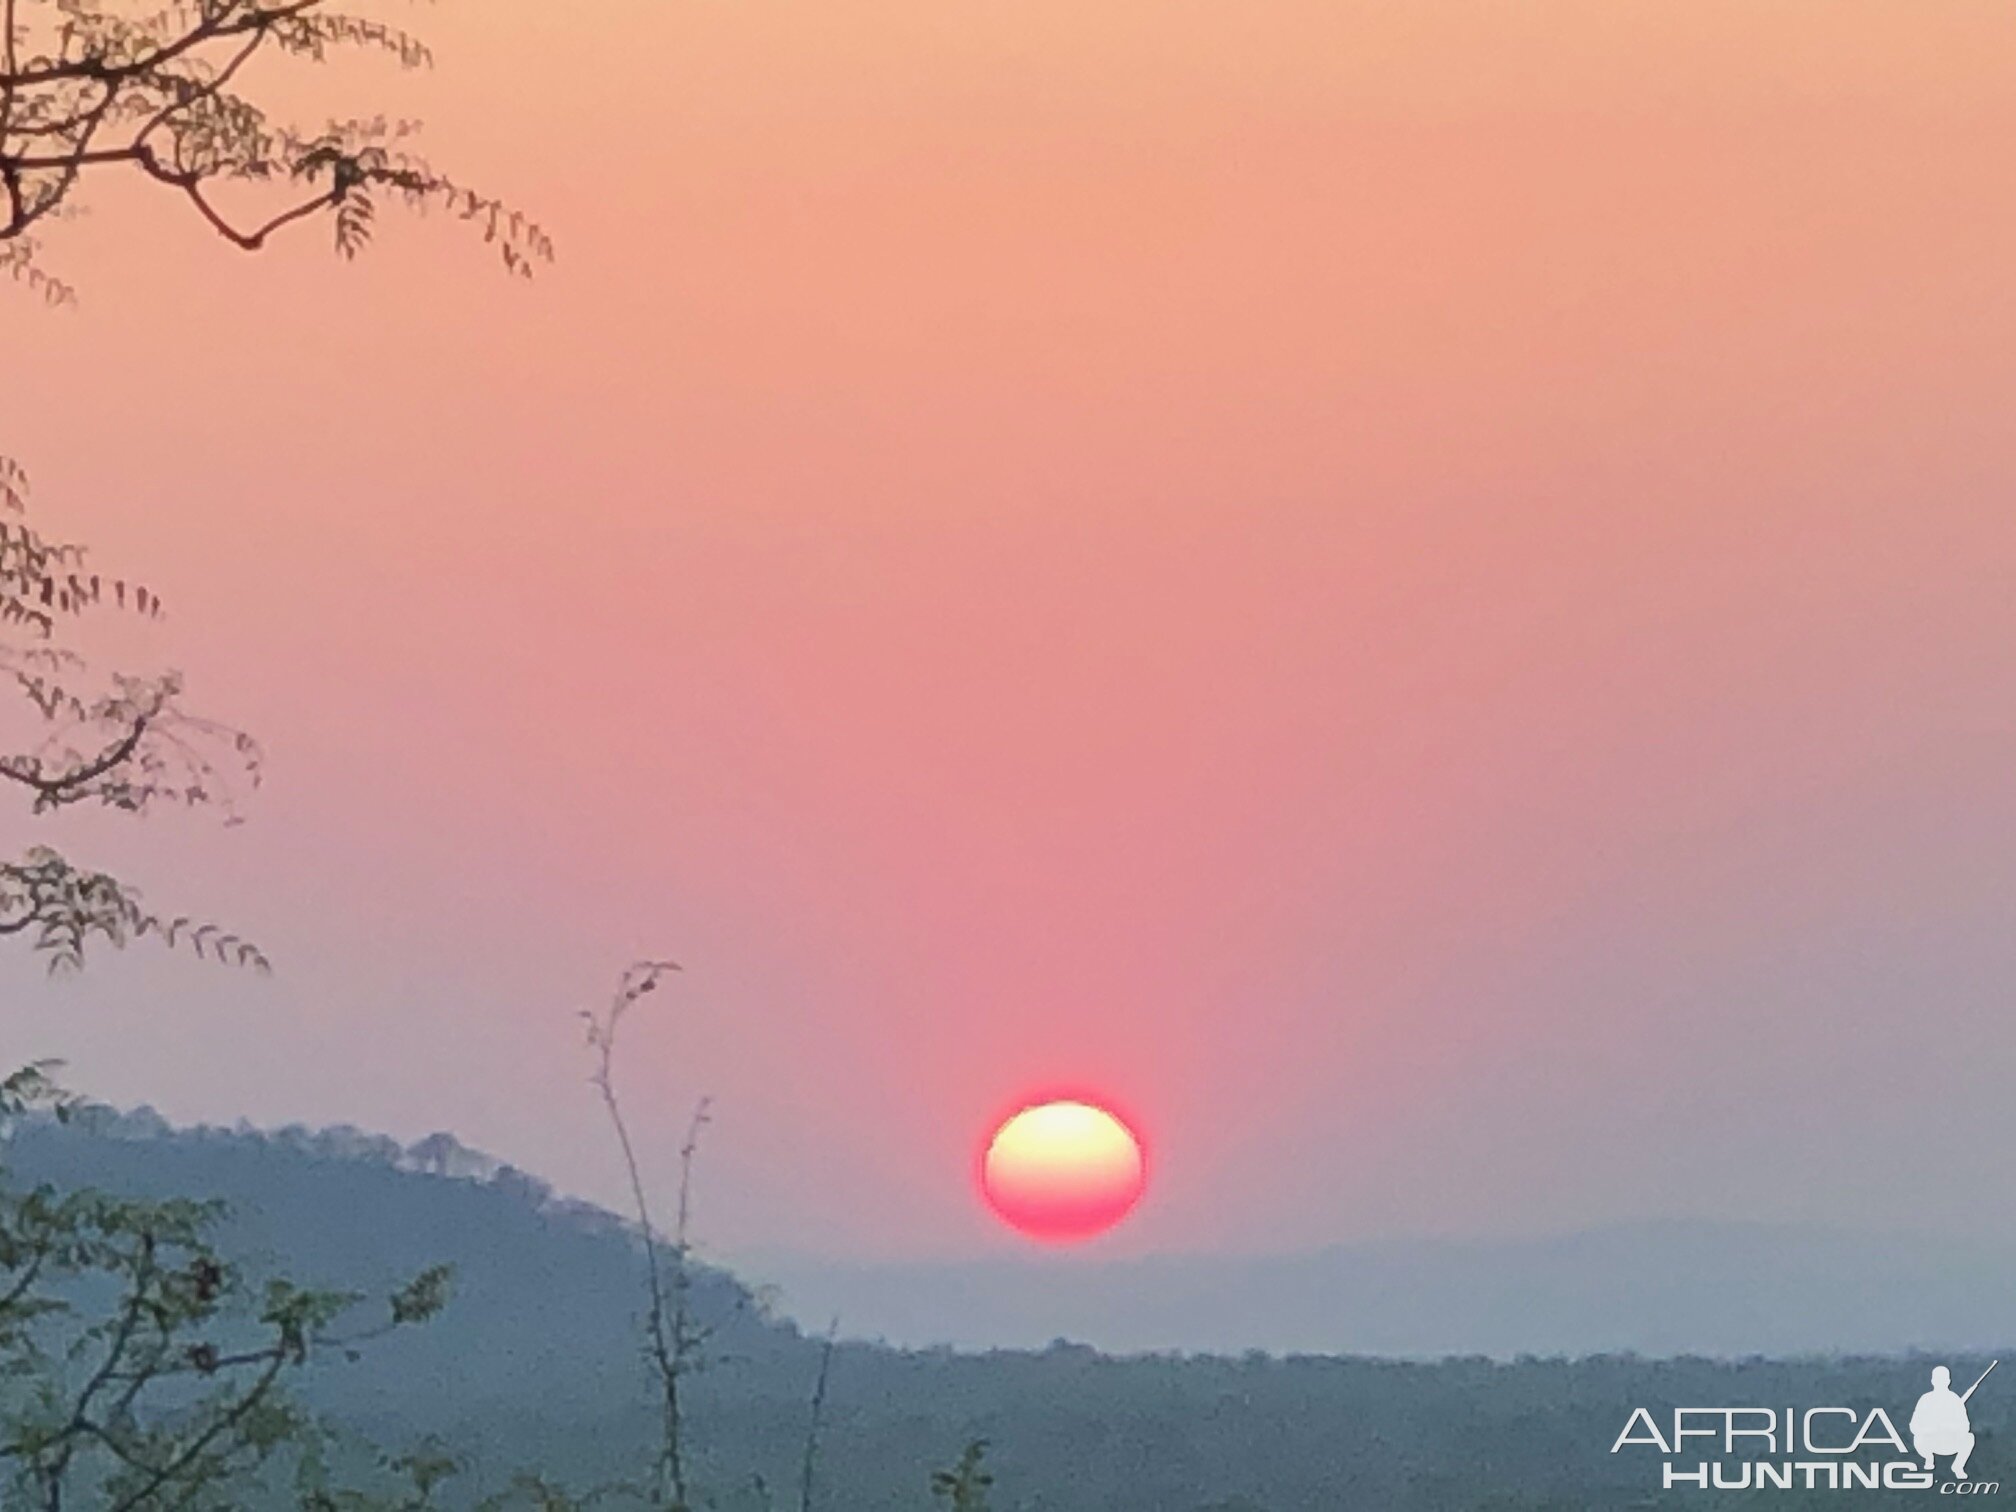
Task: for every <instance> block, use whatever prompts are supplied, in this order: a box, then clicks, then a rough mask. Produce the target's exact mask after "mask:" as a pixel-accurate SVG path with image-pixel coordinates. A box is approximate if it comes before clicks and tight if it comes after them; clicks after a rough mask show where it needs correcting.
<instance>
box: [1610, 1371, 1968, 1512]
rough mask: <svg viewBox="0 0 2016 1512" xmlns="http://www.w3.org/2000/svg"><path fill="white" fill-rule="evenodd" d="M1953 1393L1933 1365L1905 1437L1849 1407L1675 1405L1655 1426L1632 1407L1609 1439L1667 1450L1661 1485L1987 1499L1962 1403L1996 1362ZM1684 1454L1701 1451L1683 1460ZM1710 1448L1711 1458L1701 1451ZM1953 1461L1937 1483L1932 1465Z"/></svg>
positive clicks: (1883, 1418) (1885, 1420)
mask: <svg viewBox="0 0 2016 1512" xmlns="http://www.w3.org/2000/svg"><path fill="white" fill-rule="evenodd" d="M2001 1363H2002V1362H2001V1361H1999V1360H1994V1361H1991V1362H1989V1365H1988V1369H1987V1370H1984V1371H1982V1372H1981V1374H1980V1375H1978V1376H1976V1377H1975V1378H1974V1384H1973V1385H1972V1386H1969V1387H1968V1388H1967V1389H1966V1390H1965V1391H1963V1392H1955V1391H1954V1390H1953V1372H1952V1371H1951V1370H1949V1369H1947V1368H1946V1367H1945V1366H1944V1365H1940V1366H1937V1367H1935V1368H1934V1370H1933V1371H1932V1389H1931V1390H1930V1391H1928V1392H1926V1393H1925V1394H1924V1395H1923V1396H1921V1397H1919V1398H1918V1405H1917V1406H1916V1407H1914V1408H1913V1409H1912V1411H1911V1419H1910V1424H1909V1428H1910V1434H1911V1439H1910V1442H1909V1444H1907V1443H1906V1442H1905V1439H1904V1435H1903V1434H1902V1433H1899V1432H1898V1431H1897V1425H1896V1423H1895V1422H1894V1421H1893V1420H1892V1418H1891V1416H1890V1414H1889V1413H1887V1412H1885V1411H1884V1410H1883V1409H1882V1408H1881V1407H1872V1408H1870V1409H1869V1410H1868V1411H1867V1412H1863V1411H1860V1410H1858V1409H1856V1408H1853V1407H1808V1408H1806V1409H1804V1410H1803V1411H1802V1410H1800V1409H1798V1408H1795V1407H1786V1408H1782V1409H1781V1408H1777V1407H1675V1408H1673V1409H1672V1411H1671V1414H1670V1422H1668V1423H1664V1424H1662V1422H1661V1421H1660V1419H1659V1418H1657V1417H1655V1416H1654V1415H1653V1413H1652V1411H1651V1409H1650V1408H1647V1407H1639V1408H1636V1409H1635V1410H1634V1411H1633V1412H1632V1414H1631V1416H1630V1419H1629V1420H1628V1421H1627V1422H1626V1423H1625V1424H1624V1431H1623V1432H1622V1433H1620V1434H1618V1435H1617V1442H1616V1443H1614V1444H1612V1445H1611V1446H1610V1452H1611V1453H1612V1454H1616V1453H1618V1452H1620V1451H1622V1450H1624V1449H1627V1448H1631V1447H1633V1446H1638V1445H1642V1446H1644V1447H1647V1448H1650V1449H1654V1450H1657V1451H1658V1452H1659V1453H1660V1454H1661V1455H1662V1456H1664V1457H1665V1459H1664V1463H1663V1464H1662V1465H1661V1466H1660V1485H1661V1488H1662V1489H1664V1490H1668V1491H1672V1490H1678V1489H1682V1488H1689V1487H1691V1488H1694V1489H1697V1490H1702V1491H1710V1490H1713V1491H1749V1490H1759V1491H1762V1490H1779V1491H1791V1490H1802V1491H1857V1490H1861V1491H1876V1490H1884V1491H1930V1490H1934V1489H1935V1488H1936V1489H1937V1491H1938V1493H1939V1495H1941V1496H1986V1495H1993V1494H1994V1493H1995V1492H1997V1491H1999V1490H2000V1489H2001V1485H2000V1483H1999V1482H1997V1481H1992V1480H1977V1479H1975V1478H1974V1477H1973V1476H1972V1475H1970V1474H1969V1473H1968V1469H1967V1465H1968V1461H1969V1460H1970V1459H1971V1458H1972V1456H1973V1454H1974V1442H1975V1440H1974V1424H1973V1420H1972V1419H1971V1418H1970V1417H1969V1416H1968V1412H1967V1403H1968V1401H1969V1400H1970V1399H1971V1398H1972V1397H1973V1395H1974V1393H1975V1392H1977V1391H1979V1390H1980V1389H1981V1383H1982V1382H1983V1381H1985V1380H1987V1379H1988V1377H1989V1375H1990V1374H1991V1373H1992V1372H1993V1371H1994V1369H1995V1367H1996V1366H1997V1365H1999V1364H2001ZM1690 1452H1692V1453H1694V1454H1696V1455H1699V1456H1702V1457H1700V1458H1697V1459H1695V1460H1694V1461H1693V1462H1691V1463H1690V1462H1688V1461H1687V1460H1686V1459H1685V1458H1683V1456H1685V1455H1687V1454H1689V1453H1690ZM1709 1455H1713V1456H1714V1458H1712V1459H1711V1458H1708V1457H1707V1456H1709ZM1941 1459H1948V1460H1950V1462H1951V1471H1952V1475H1951V1478H1950V1479H1945V1480H1942V1479H1941V1478H1940V1475H1939V1467H1938V1462H1939V1461H1940V1460H1941Z"/></svg>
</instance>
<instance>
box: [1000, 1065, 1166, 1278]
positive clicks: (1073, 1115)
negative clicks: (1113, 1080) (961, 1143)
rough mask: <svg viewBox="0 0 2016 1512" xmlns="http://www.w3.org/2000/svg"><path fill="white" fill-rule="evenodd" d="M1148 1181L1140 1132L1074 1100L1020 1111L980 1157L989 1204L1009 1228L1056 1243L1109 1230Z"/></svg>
mask: <svg viewBox="0 0 2016 1512" xmlns="http://www.w3.org/2000/svg"><path fill="white" fill-rule="evenodd" d="M1146 1185H1147V1162H1146V1160H1145V1159H1144V1158H1143V1156H1142V1153H1141V1141H1140V1138H1139V1137H1138V1136H1137V1135H1136V1134H1135V1133H1134V1131H1133V1130H1132V1129H1130V1128H1128V1127H1127V1125H1126V1124H1125V1123H1123V1122H1122V1121H1121V1120H1120V1118H1119V1117H1118V1116H1117V1115H1115V1114H1113V1113H1111V1112H1109V1111H1108V1110H1107V1109H1105V1108H1102V1107H1099V1106H1098V1105H1097V1104H1095V1103H1090V1102H1084V1101H1079V1100H1075V1099H1073V1100H1067V1101H1059V1102H1044V1103H1037V1104H1034V1105H1032V1106H1030V1107H1026V1108H1024V1109H1022V1110H1021V1111H1020V1112H1019V1113H1016V1114H1015V1115H1014V1116H1013V1117H1011V1118H1009V1119H1008V1120H1007V1121H1006V1122H1004V1123H1003V1124H1002V1125H1001V1127H1000V1128H998V1129H996V1130H995V1131H994V1135H993V1138H992V1139H990V1140H989V1141H988V1143H987V1152H986V1154H985V1156H983V1157H982V1159H981V1163H980V1189H981V1192H982V1194H983V1195H985V1197H986V1199H987V1205H988V1206H989V1207H991V1208H993V1210H994V1212H995V1213H996V1214H997V1215H998V1216H999V1217H1000V1218H1001V1220H1002V1221H1003V1222H1004V1223H1007V1224H1008V1225H1009V1226H1010V1227H1012V1228H1015V1229H1019V1230H1020V1231H1021V1232H1022V1233H1024V1234H1027V1235H1028V1236H1029V1237H1030V1238H1032V1239H1041V1240H1044V1241H1046V1242H1048V1243H1052V1244H1069V1243H1072V1242H1074V1241H1076V1240H1080V1239H1090V1238H1091V1237H1092V1236H1093V1235H1094V1234H1101V1233H1104V1232H1105V1231H1106V1230H1107V1229H1109V1228H1111V1227H1113V1225H1114V1224H1116V1223H1118V1222H1119V1221H1120V1220H1121V1219H1122V1218H1125V1217H1126V1216H1127V1214H1128V1213H1129V1212H1131V1211H1132V1210H1133V1208H1134V1204H1135V1203H1137V1202H1139V1201H1140V1200H1141V1192H1142V1188H1143V1187H1145V1186H1146Z"/></svg>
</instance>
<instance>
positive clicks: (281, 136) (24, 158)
mask: <svg viewBox="0 0 2016 1512" xmlns="http://www.w3.org/2000/svg"><path fill="white" fill-rule="evenodd" d="M342 52H366V53H376V54H379V55H382V56H387V57H390V58H392V59H394V60H395V61H396V62H397V63H398V64H399V65H400V66H401V67H404V68H422V67H425V66H427V65H428V64H429V63H430V62H431V61H432V55H431V54H430V53H429V51H428V49H427V47H426V44H425V43H423V42H422V41H421V40H420V39H419V38H417V37H415V36H413V35H412V34H411V33H409V32H406V31H404V30H402V29H400V28H398V27H395V26H390V25H387V24H386V23H384V22H382V21H376V20H371V19H368V18H365V17H361V16H356V15H350V14H346V13H344V12H343V11H341V10H339V9H338V8H337V7H335V6H334V5H331V4H329V3H328V0H165V3H163V0H142V3H138V4H135V3H122V0H0V271H4V272H7V273H10V274H12V275H13V276H14V277H15V278H17V279H20V280H23V281H25V282H26V283H27V284H28V285H29V286H30V287H31V288H33V289H34V290H35V291H36V292H37V293H39V294H41V295H42V296H43V297H44V298H46V299H49V300H51V301H52V302H60V301H63V300H66V299H69V298H72V297H74V291H73V290H72V289H71V287H70V286H69V285H68V284H66V283H64V282H63V281H62V280H60V279H58V278H56V277H53V276H52V275H50V274H49V273H48V272H46V271H45V270H44V269H43V268H42V267H41V265H40V262H39V259H38V249H37V245H36V240H35V236H34V235H33V233H35V232H36V231H37V230H38V228H40V227H43V226H44V225H46V224H47V223H49V222H51V221H52V220H54V219H55V218H57V217H60V216H61V215H62V214H63V213H64V212H65V211H66V210H68V209H69V208H70V207H71V206H72V204H73V201H74V200H75V198H76V196H77V195H78V194H79V193H80V192H82V190H83V189H84V187H85V186H86V185H87V184H88V183H90V182H91V181H93V180H95V179H97V178H99V177H102V176H106V175H110V174H113V173H120V174H125V175H127V176H129V177H138V178H139V179H140V180H141V181H143V182H146V183H150V184H153V185H156V186H157V187H159V188H160V189H162V190H163V191H164V192H166V193H168V194H169V195H171V196H173V197H175V198H176V199H178V200H180V201H182V202H184V203H185V204H187V205H188V206H189V208H190V209H191V210H192V211H193V212H194V213H195V214H196V215H197V216H199V217H200V218H201V219H202V221H203V222H204V223H206V224H207V225H208V226H209V227H210V228H211V229H212V230H214V231H215V232H217V234H218V235H220V236H222V237H223V238H224V239H225V240H227V241H229V242H230V243H232V244H233V245H234V246H237V247H241V248H243V249H244V250H246V251H257V250H258V249H259V248H261V247H263V246H265V245H266V242H267V240H268V238H269V237H271V236H273V235H274V234H275V233H276V232H278V231H281V230H283V229H284V228H286V227H288V226H292V225H294V224H296V223H298V222H304V221H308V220H312V219H326V220H327V222H328V223H329V226H330V230H331V234H332V237H333V240H334V243H335V246H336V250H337V251H338V252H340V253H341V254H342V255H343V256H345V257H354V256H355V255H356V254H357V253H358V252H360V251H362V250H363V249H364V248H365V247H366V246H368V245H369V243H370V241H371V237H372V232H373V229H374V228H375V226H376V224H377V217H378V211H379V209H380V207H381V205H382V204H384V203H386V202H388V201H390V202H394V203H400V204H404V205H406V206H408V207H410V208H414V209H429V208H432V209H438V210H443V211H447V212H449V213H451V214H453V215H455V216H458V217H460V218H461V219H463V220H465V221H469V222H472V223H474V225H475V226H476V228H477V229H478V230H479V231H480V232H481V233H482V236H483V239H484V240H485V241H486V242H488V243H490V244H491V245H493V246H495V247H496V249H497V251H498V253H499V255H500V256H501V258H502V260H503V263H504V266H505V267H506V268H507V269H509V270H510V271H511V272H513V273H518V274H529V273H530V272H531V270H532V267H533V265H534V264H535V263H538V262H542V261H550V260H551V258H552V255H553V248H552V243H551V242H550V240H549V239H548V238H547V236H546V233H545V232H544V231H543V230H541V229H540V228H539V226H538V225H537V224H535V223H534V222H532V221H531V220H529V219H528V218H527V217H526V216H525V215H524V213H523V212H522V211H519V210H516V209H514V208H512V207H511V206H509V205H506V204H505V203H503V202H502V201H500V200H498V199H496V198H494V197H492V196H490V195H486V194H482V193H479V192H477V191H476V190H474V189H471V188H469V187H468V186H466V185H464V184H461V183H458V182H457V181H456V180H454V179H453V178H451V177H449V176H448V175H447V174H445V173H443V172H442V171H441V170H439V169H438V168H436V167H435V166H433V165H432V164H431V163H429V162H428V161H427V160H426V159H425V158H424V157H422V156H420V155H419V154H418V153H417V152H416V151H415V150H414V139H415V136H416V134H417V133H418V130H419V126H418V123H417V122H413V121H405V120H390V119H387V118H386V117H385V116H383V115H370V114H366V115H359V116H356V117H354V118H350V119H343V120H332V121H329V122H326V123H324V124H323V125H321V126H319V127H312V128H306V127H301V126H297V125H293V124H289V123H287V122H284V121H280V120H276V119H275V118H274V117H273V116H272V115H271V114H270V113H269V111H268V110H267V108H266V107H265V106H264V105H263V104H262V103H261V102H260V100H259V99H258V98H257V97H256V96H255V95H253V94H251V93H249V92H248V91H247V88H246V85H245V82H244V81H245V79H246V77H247V75H248V73H249V72H250V70H249V69H248V65H249V64H252V63H253V62H254V61H255V60H256V59H258V58H260V57H261V56H262V55H267V56H283V57H292V58H295V59H300V60H304V61H306V62H309V63H322V62H325V61H327V60H328V59H330V58H331V57H332V56H334V55H336V54H338V53H342Z"/></svg>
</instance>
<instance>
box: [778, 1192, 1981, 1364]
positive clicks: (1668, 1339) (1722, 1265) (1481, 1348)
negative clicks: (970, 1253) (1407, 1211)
mask: <svg viewBox="0 0 2016 1512" xmlns="http://www.w3.org/2000/svg"><path fill="white" fill-rule="evenodd" d="M745 1269H747V1270H748V1271H749V1273H750V1274H755V1275H761V1276H762V1277H763V1278H764V1279H765V1280H768V1281H771V1282H774V1283H776V1285H777V1287H778V1290H779V1294H780V1298H781V1306H782V1307H783V1310H784V1311H785V1312H787V1313H788V1314H790V1315H792V1316H794V1317H797V1318H799V1319H801V1320H804V1321H807V1322H808V1323H809V1322H814V1321H816V1320H820V1319H825V1318H829V1317H833V1316H836V1315H837V1316H838V1317H839V1318H841V1319H842V1320H843V1327H844V1329H845V1331H846V1332H847V1333H849V1334H852V1335H855V1336H858V1337H868V1338H879V1339H882V1340H885V1341H886V1342H888V1343H891V1344H897V1345H925V1344H938V1343H949V1344H953V1345H955V1346H959V1347H964V1348H986V1347H1010V1348H1015V1347H1019V1348H1033V1347H1038V1346H1041V1345H1042V1344H1044V1343H1046V1342H1048V1341H1049V1340H1051V1339H1054V1338H1057V1337H1060V1336H1061V1337H1064V1338H1067V1339H1072V1340H1078V1341H1082V1342H1084V1343H1087V1344H1091V1345H1093V1346H1095V1347H1096V1348H1099V1349H1103V1350H1108V1351H1116V1352H1123V1353H1129V1352H1139V1351H1153V1350H1188V1351H1200V1352H1210V1353H1229V1354H1236V1353H1238V1352H1239V1351H1241V1350H1245V1349H1264V1350H1270V1351H1273V1352H1276V1353H1286V1352H1295V1351H1302V1352H1309V1353H1333V1354H1334V1353H1343V1354H1377V1355H1394V1356H1403V1357H1409V1358H1418V1359H1432V1358H1436V1357H1439V1356H1443V1355H1453V1354H1483V1355H1490V1356H1493V1357H1495V1358H1499V1359H1510V1358H1513V1357H1514V1356H1517V1355H1522V1354H1529V1355H1586V1354H1602V1353H1616V1352H1622V1351H1635V1352H1637V1353H1640V1354H1647V1355H1674V1354H1699V1355H1722V1356H1728V1357H1742V1356H1745V1355H1756V1354H1767V1355H1796V1354H1833V1353H1894V1352H1898V1351H1906V1350H1913V1349H1952V1348H1962V1349H1964V1348H1973V1347H1980V1346H1983V1345H1986V1344H1989V1343H1992V1342H1994V1341H1998V1340H2004V1339H2010V1338H2016V1294H2012V1292H2011V1290H2010V1286H2009V1281H2010V1278H2011V1277H2012V1276H2016V1247H2010V1246H2008V1245H1996V1244H1990V1243H1976V1242H1969V1241H1965V1240H1950V1239H1929V1238H1925V1237H1922V1236H1902V1235H1883V1234H1867V1233H1854V1232H1850V1231H1845V1230H1843V1231H1837V1230H1827V1229H1820V1228H1812V1227H1794V1226H1790V1225H1772V1224H1718V1223H1679V1222H1675V1223H1648V1224H1638V1225H1632V1226H1627V1227H1615V1228H1604V1229H1596V1230H1592V1231H1590V1232H1586V1233H1576V1234H1569V1235H1566V1236H1562V1237H1555V1238H1547V1239H1535V1240H1525V1241H1517V1242H1513V1241H1484V1240H1478V1241H1414V1242H1405V1243H1400V1242H1394V1243H1379V1244H1364V1245H1355V1246H1349V1247H1343V1248H1333V1249H1324V1250H1318V1251H1314V1252H1310V1253H1306V1254H1292V1255H1273V1256H1154V1257H1150V1258H1145V1259H1134V1260H1111V1261H1091V1260H1086V1259H1084V1258H1082V1257H1079V1256H1065V1257H1052V1256H1046V1255H1042V1254H1036V1255H1032V1256H1031V1257H1030V1258H1028V1259H1023V1260H1013V1261H1010V1260H998V1261H978V1262H968V1263H937V1264H890V1265H848V1264H840V1263H834V1262H827V1261H820V1260H816V1259H808V1258H802V1257H792V1256H776V1257H769V1258H765V1259H762V1260H758V1261H750V1262H746V1263H745Z"/></svg>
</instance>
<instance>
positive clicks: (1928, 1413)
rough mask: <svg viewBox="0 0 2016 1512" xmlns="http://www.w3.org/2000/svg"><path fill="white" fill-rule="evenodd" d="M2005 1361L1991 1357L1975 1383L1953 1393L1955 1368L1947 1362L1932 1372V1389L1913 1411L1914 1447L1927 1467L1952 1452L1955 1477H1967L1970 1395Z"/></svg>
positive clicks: (1971, 1437) (1970, 1447) (1971, 1442)
mask: <svg viewBox="0 0 2016 1512" xmlns="http://www.w3.org/2000/svg"><path fill="white" fill-rule="evenodd" d="M2001 1363H2002V1362H2001V1361H2000V1360H1991V1361H1989V1364H1988V1370H1984V1371H1982V1372H1981V1374H1980V1376H1979V1377H1978V1378H1977V1379H1976V1380H1975V1382H1974V1384H1973V1385H1972V1386H1969V1387H1968V1388H1967V1389H1966V1391H1964V1392H1962V1393H1961V1394H1960V1395H1959V1396H1955V1395H1954V1394H1953V1372H1952V1371H1950V1370H1948V1369H1947V1368H1946V1367H1945V1366H1944V1365H1941V1366H1938V1367H1937V1368H1936V1369H1934V1370H1933V1372H1932V1389H1931V1390H1930V1391H1928V1392H1926V1393H1925V1395H1923V1396H1921V1397H1920V1398H1918V1405H1917V1407H1916V1408H1914V1409H1913V1410H1912V1413H1911V1447H1912V1448H1914V1449H1916V1450H1917V1451H1918V1453H1919V1454H1920V1455H1922V1456H1923V1457H1924V1460H1925V1468H1926V1469H1927V1470H1930V1469H1932V1468H1933V1464H1932V1462H1933V1460H1934V1459H1936V1458H1938V1457H1939V1456H1940V1455H1942V1454H1950V1455H1952V1456H1953V1478H1954V1479H1955V1480H1963V1481H1964V1480H1966V1479H1968V1475H1967V1456H1968V1455H1970V1454H1972V1453H1973V1452H1974V1425H1973V1424H1972V1423H1971V1422H1970V1421H1969V1420H1968V1417H1967V1399H1968V1398H1969V1397H1971V1396H1973V1395H1974V1393H1975V1392H1977V1391H1979V1390H1980V1389H1981V1382H1982V1381H1985V1380H1987V1379H1988V1371H1989V1370H1993V1369H1994V1368H1995V1367H1996V1366H1997V1365H2000V1364H2001Z"/></svg>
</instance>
